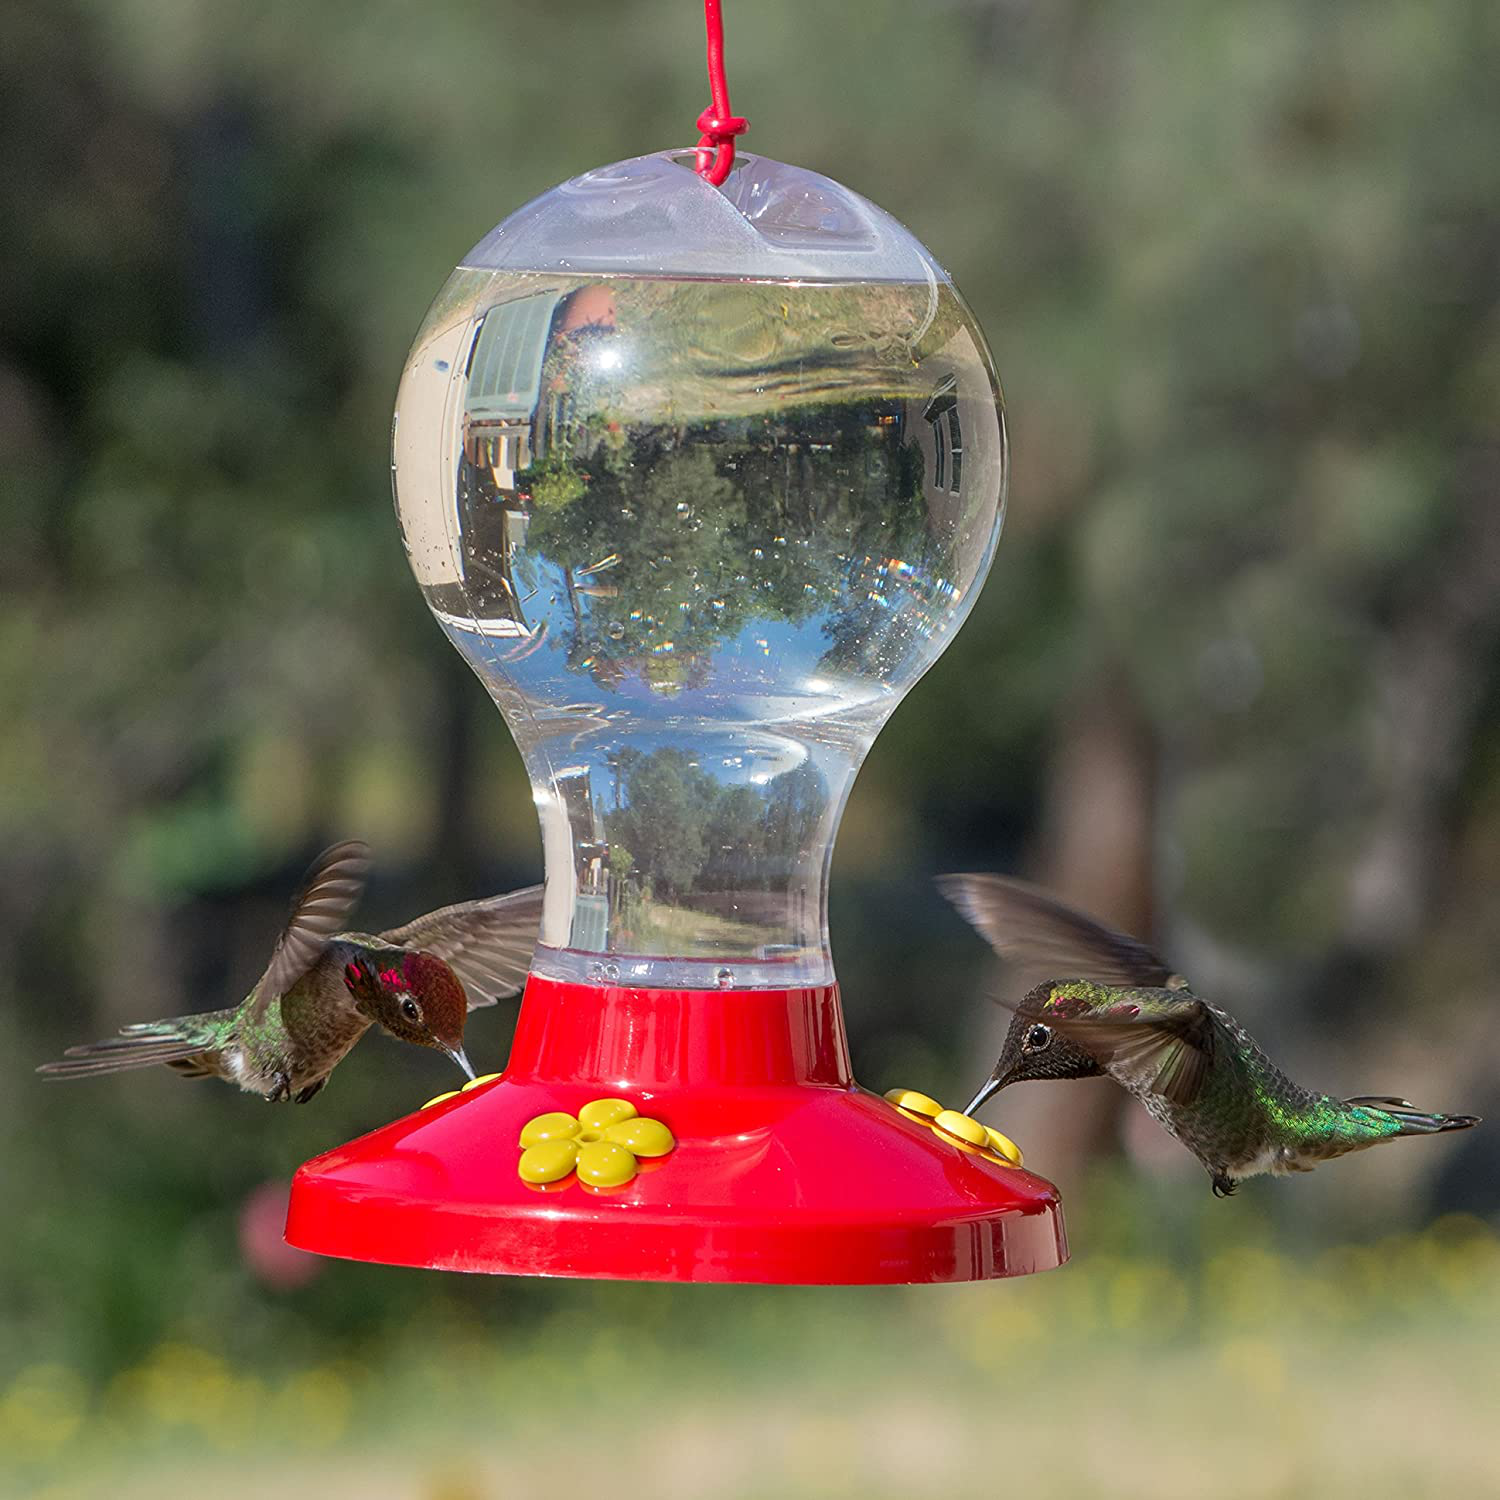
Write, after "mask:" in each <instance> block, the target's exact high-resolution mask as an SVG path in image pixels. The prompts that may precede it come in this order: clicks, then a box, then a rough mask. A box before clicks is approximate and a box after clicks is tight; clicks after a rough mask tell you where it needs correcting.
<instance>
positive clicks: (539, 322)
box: [287, 0, 1067, 1283]
mask: <svg viewBox="0 0 1500 1500" xmlns="http://www.w3.org/2000/svg"><path fill="white" fill-rule="evenodd" d="M706 8H707V11H708V22H709V38H710V46H709V63H710V79H711V83H712V85H713V88H712V92H713V104H712V106H711V107H710V109H709V110H707V111H705V113H704V115H703V116H702V117H701V118H700V120H699V128H700V130H701V132H702V139H701V141H700V143H699V145H698V147H697V148H696V149H689V150H686V151H665V152H660V153H657V154H654V155H649V156H642V157H637V158H635V159H634V160H631V161H624V162H619V163H616V164H615V165H613V166H608V167H602V168H600V169H598V170H596V171H592V172H586V173H584V174H583V175H582V176H580V177H575V178H573V179H572V180H571V181H568V182H565V183H562V184H561V185H560V186H558V187H555V188H553V189H552V190H551V191H550V192H548V193H545V194H543V196H542V197H540V198H538V199H536V200H535V201H533V202H532V203H529V204H527V205H526V206H525V207H524V208H522V209H520V210H518V211H517V212H516V213H514V214H512V215H511V216H510V217H509V218H508V219H506V220H505V221H504V222H503V223H502V224H500V225H499V226H498V227H497V228H496V229H494V230H492V231H491V232H490V233H489V234H488V235H486V236H485V238H484V239H483V240H481V241H480V243H479V244H478V245H476V246H475V247H474V249H473V250H472V251H471V252H470V253H469V254H468V255H467V256H466V257H465V258H464V260H463V262H462V263H461V264H460V266H459V267H458V269H457V270H456V271H454V273H453V275H452V276H451V277H450V278H449V280H448V282H447V284H446V285H445V286H444V287H443V289H442V290H441V291H440V292H439V294H438V297H437V300H436V301H435V302H434V303H433V305H432V308H431V310H430V311H429V313H428V315H427V319H426V322H425V323H424V324H423V326H422V328H421V330H420V332H419V333H418V334H417V337H416V341H415V343H414V344H413V346H412V350H411V353H410V356H409V357H408V360H407V363H406V367H405V370H404V373H403V376H402V380H401V387H400V393H399V396H398V399H397V409H396V417H395V424H394V433H393V460H392V469H393V474H394V481H395V495H396V510H397V514H398V517H399V519H400V524H401V529H402V533H403V537H404V540H405V543H406V549H407V553H408V555H409V557H410V560H411V566H412V569H413V571H414V572H415V574H416V578H417V582H418V584H419V585H420V586H421V588H422V591H423V593H424V595H425V597H426V600H427V603H428V605H429V606H430V608H431V609H432V612H433V614H434V615H435V616H436V618H437V620H438V623H439V624H440V625H441V627H442V629H443V630H444V632H445V633H446V634H447V636H448V639H449V640H450V641H451V642H452V644H453V645H454V646H455V647H456V649H457V650H458V651H459V652H460V653H461V654H462V656H463V657H464V659H465V660H466V661H467V662H468V663H469V665H470V666H471V667H472V668H473V669H474V671H475V673H476V674H477V675H478V677H479V679H480V680H481V681H482V682H483V683H484V685H485V687H486V688H487V689H488V690H489V692H490V694H491V696H492V697H493V698H494V700H495V702H496V703H497V705H498V706H499V708H500V711H501V713H502V714H503V715H504V717H505V720H506V722H507V724H508V725H509V727H510V730H511V733H512V734H513V735H514V737H515V740H516V743H517V745H518V746H519V747H520V750H521V754H522V756H523V758H524V761H525V764H526V768H527V771H528V773H529V776H530V779H531V783H532V787H533V789H534V795H535V801H536V806H537V812H538V816H539V818H540V822H541V829H542V843H543V852H544V856H545V861H546V869H547V886H546V898H545V904H544V910H543V917H542V926H541V936H540V942H539V944H538V946H537V949H536V953H535V957H534V959H533V963H532V970H531V975H530V978H529V980H528V983H527V986H526V990H525V994H524V997H523V999H522V1003H521V1009H520V1014H519V1018H518V1021H517V1025H516V1032H515V1038H514V1041H513V1043H512V1047H511V1053H510V1059H509V1063H508V1065H507V1067H506V1069H505V1071H504V1073H503V1074H501V1075H499V1076H498V1077H495V1078H491V1079H485V1080H480V1081H479V1083H478V1084H477V1085H470V1086H469V1087H468V1088H466V1089H464V1090H461V1091H459V1092H458V1093H456V1094H453V1095H448V1096H442V1097H441V1098H440V1099H439V1100H438V1101H435V1102H433V1103H432V1104H431V1105H430V1106H429V1107H426V1108H423V1109H421V1110H419V1111H417V1112H416V1113H415V1114H413V1115H410V1116H408V1117H407V1118H405V1119H402V1120H398V1121H396V1122H394V1123H393V1124H390V1125H387V1126H385V1127H384V1128H382V1129H380V1130H377V1131H375V1132H374V1133H373V1134H371V1135H367V1136H365V1137H363V1138H362V1139H360V1140H357V1141H355V1142H353V1143H352V1144H350V1145H347V1146H344V1147H341V1148H338V1149H336V1150H333V1151H330V1152H328V1153H326V1154H325V1155H323V1156H320V1157H318V1158H316V1159H315V1160H313V1161H311V1162H308V1163H307V1164H306V1165H305V1166H303V1167H302V1169H301V1170H300V1171H299V1172H298V1173H297V1176H296V1179H295V1182H294V1184H293V1188H292V1200H291V1208H290V1212H289V1215H288V1223H287V1238H288V1239H289V1241H290V1242H291V1243H292V1244H294V1245H297V1246H300V1247H301V1248H303V1249H306V1250H313V1251H319V1252H322V1253H323V1254H327V1255H337V1256H346V1257H351V1258H354V1259H359V1260H370V1261H382V1262H387V1263H394V1264H401V1265H409V1266H421V1267H429V1268H440V1269H447V1270H459V1271H491V1272H508V1273H513V1274H523V1275H550V1276H600V1277H628V1278H636V1279H654V1280H675V1281H748V1282H814V1283H835V1282H943V1281H965V1280H974V1279H978V1278H982V1277H993V1276H1008V1275H1018V1274H1022V1273H1025V1272H1029V1271H1037V1270H1044V1269H1047V1268H1049V1267H1052V1266H1055V1265H1057V1264H1059V1263H1060V1262H1061V1261H1062V1260H1063V1259H1064V1258H1065V1257H1066V1253H1067V1252H1066V1244H1065V1239H1064V1235H1063V1226H1062V1214H1061V1207H1060V1204H1059V1202H1058V1197H1057V1193H1056V1190H1055V1189H1054V1188H1053V1187H1052V1186H1051V1185H1050V1184H1049V1183H1047V1182H1045V1181H1043V1180H1042V1179H1041V1178H1039V1177H1036V1176H1033V1175H1032V1174H1030V1173H1028V1172H1026V1171H1024V1170H1022V1169H1021V1168H1020V1167H1019V1166H1018V1165H1016V1164H1013V1163H1014V1161H1015V1157H1014V1156H1013V1155H1007V1154H1006V1152H1005V1150H1004V1146H995V1147H994V1149H991V1145H992V1143H991V1142H990V1141H988V1140H986V1139H985V1138H984V1137H983V1129H984V1128H983V1127H982V1126H973V1122H969V1126H973V1129H974V1130H975V1131H977V1132H979V1133H978V1134H970V1135H968V1136H966V1135H965V1131H966V1130H968V1129H969V1126H964V1125H962V1124H960V1125H958V1126H956V1127H955V1129H956V1130H957V1133H956V1134H955V1133H954V1132H953V1131H952V1130H945V1129H944V1128H941V1127H942V1126H943V1124H944V1117H938V1118H937V1119H936V1120H934V1119H932V1118H928V1117H927V1116H930V1115H932V1114H933V1113H934V1111H935V1109H936V1104H935V1101H933V1102H932V1103H933V1108H932V1109H929V1110H927V1111H926V1113H925V1114H924V1113H923V1112H922V1110H914V1109H912V1108H909V1107H901V1106H898V1103H895V1102H889V1101H888V1100H887V1099H885V1098H882V1097H880V1096H879V1095H876V1094H871V1093H868V1092H866V1091H864V1090H863V1089H861V1088H860V1087H858V1086H857V1085H856V1084H855V1082H854V1079H853V1076H852V1073H851V1069H850V1063H849V1053H848V1047H847V1044H846V1040H845V1033H844V1021H843V1013H842V1009H841V1004H840V998H839V990H838V987H837V984H836V981H835V978H834V972H833V965H832V961H831V958H830V954H829V946H828V930H827V901H826V886H827V879H828V869H829V862H830V858H831V854H832V847H833V839H834V835H835V832H836V830H837V826H838V822H839V817H840V814H841V813H842V810H843V807H844V803H845V800H846V798H847V797H848V794H849V790H850V786H851V784H852V782H853V780H854V775H855V772H856V770H857V769H858V767H859V764H860V762H861V761H862V760H863V758H864V756H865V754H866V753H867V752H868V750H869V748H870V746H871V744H872V743H873V741H874V738H875V735H876V734H877V732H878V731H879V730H880V728H881V726H882V725H883V724H884V722H885V720H886V719H887V718H888V717H889V715H890V714H891V712H892V711H893V710H894V709H895V707H896V706H897V704H898V703H899V702H900V701H901V699H902V698H903V696H904V695H905V694H906V693H907V692H908V691H909V690H910V688H911V687H912V686H913V685H914V684H915V683H916V681H917V679H918V678H919V677H920V676H921V675H922V673H923V672H924V671H925V670H926V669H927V668H928V667H929V666H931V665H932V663H933V662H934V661H935V660H936V659H937V657H938V656H939V655H940V654H941V652H942V651H943V649H944V648H945V647H946V646H947V644H948V642H949V640H950V639H951V638H952V635H953V633H954V631H955V630H957V628H958V627H959V625H960V624H961V623H962V622H963V619H964V617H965V616H966V615H967V614H968V612H969V610H970V608H971V607H972V606H973V603H974V600H975V597H976V596H977V593H978V590H979V588H980V585H981V584H982V583H983V581H984V578H985V575H986V573H987V572H988V570H989V566H990V562H991V559H992V557H993V554H994V549H995V544H996V540H997V538H998V536H999V532H1000V523H1001V518H1002V513H1003V498H1004V491H1005V475H1006V438H1005V426H1004V414H1003V406H1002V401H1001V396H1000V390H999V386H998V383H997V381H996V378H995V373H994V370H993V367H992V364H991V361H990V355H989V351H988V349H987V347H986V345H985V341H984V337H983V335H982V333H981V332H980V330H979V327H978V325H977V324H976V322H975V321H974V318H973V316H972V314H971V313H970V312H969V310H968V308H967V307H966V306H965V304H964V303H963V301H962V300H961V299H960V297H959V296H958V294H957V292H956V291H955V289H954V287H953V284H952V281H951V280H950V278H949V276H948V275H947V273H946V272H945V271H944V270H943V269H942V268H941V266H939V265H938V264H937V262H936V261H935V260H934V259H933V257H932V255H931V254H930V253H929V252H928V251H927V250H926V249H925V248H924V247H923V246H922V245H921V244H920V243H919V242H918V241H917V240H916V239H915V238H914V237H913V236H912V235H911V234H910V233H909V232H908V231H907V230H906V229H904V228H903V227H902V226H901V225H900V224H898V223H897V222H896V221H895V220H894V219H892V218H891V217H890V216H889V215H887V214H885V213H884V212H882V211H881V210H880V209H878V208H876V207H875V206H874V205H873V204H871V203H869V202H868V201H866V200H865V199H864V198H861V197H859V196H858V195H857V194H855V193H853V192H851V191H850V190H849V189H847V188H845V187H843V186H841V185H840V184H839V183H837V182H834V181H832V180H830V179H829V178H827V177H823V176H820V175H818V174H817V173H815V172H810V171H806V170H803V169H801V168H798V167H793V166H788V165H786V164H784V163H781V162H776V161H771V160H768V159H766V158H763V157H755V156H748V155H745V154H743V153H737V152H736V151H735V148H734V139H735V136H736V135H737V134H739V133H740V132H741V131H742V130H743V129H744V125H745V122H744V121H743V120H739V119H736V118H734V117H733V116H731V115H730V113H729V101H728V94H727V89H726V88H725V85H724V77H723V68H722V34H721V32H720V30H719V21H718V4H717V0H708V4H707V7H706ZM895 1097H896V1096H895V1095H893V1098H895ZM901 1097H902V1098H904V1099H907V1100H908V1102H909V1101H910V1100H911V1099H921V1098H922V1097H923V1096H921V1095H910V1096H904V1095H903V1096H901ZM964 1118H965V1117H962V1116H954V1119H955V1120H957V1121H960V1122H961V1121H962V1120H963V1119H964ZM523 1133H524V1136H523ZM994 1139H995V1140H996V1141H998V1142H1001V1143H1004V1145H1008V1144H1009V1143H1008V1142H1005V1138H1004V1137H1003V1136H998V1135H996V1136H995V1137H994ZM1013 1151H1014V1148H1011V1152H1012V1153H1013Z"/></svg>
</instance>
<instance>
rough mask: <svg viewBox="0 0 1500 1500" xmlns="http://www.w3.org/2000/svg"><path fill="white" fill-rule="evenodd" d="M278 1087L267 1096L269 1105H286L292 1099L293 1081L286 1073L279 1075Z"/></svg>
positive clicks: (277, 1079)
mask: <svg viewBox="0 0 1500 1500" xmlns="http://www.w3.org/2000/svg"><path fill="white" fill-rule="evenodd" d="M275 1077H276V1087H275V1088H273V1089H272V1090H271V1092H270V1093H269V1094H267V1095H266V1103H267V1104H285V1103H286V1101H287V1100H288V1099H290V1098H291V1097H292V1080H291V1077H290V1076H289V1075H288V1074H286V1073H277V1074H276V1075H275Z"/></svg>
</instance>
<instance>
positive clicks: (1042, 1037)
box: [1022, 1022, 1052, 1052]
mask: <svg viewBox="0 0 1500 1500" xmlns="http://www.w3.org/2000/svg"><path fill="white" fill-rule="evenodd" d="M1022 1045H1023V1046H1024V1047H1025V1049H1026V1050H1027V1051H1028V1052H1044V1051H1046V1049H1047V1048H1048V1047H1050V1046H1051V1045H1052V1028H1051V1027H1050V1026H1043V1025H1042V1024H1041V1023H1040V1022H1038V1023H1037V1024H1036V1025H1035V1026H1032V1027H1029V1028H1028V1029H1027V1032H1026V1037H1025V1040H1024V1041H1023V1043H1022Z"/></svg>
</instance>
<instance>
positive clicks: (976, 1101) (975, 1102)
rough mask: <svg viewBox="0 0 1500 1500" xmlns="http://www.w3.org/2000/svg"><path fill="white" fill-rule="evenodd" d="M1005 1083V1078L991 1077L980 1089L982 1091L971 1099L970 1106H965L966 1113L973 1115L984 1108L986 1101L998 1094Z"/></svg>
mask: <svg viewBox="0 0 1500 1500" xmlns="http://www.w3.org/2000/svg"><path fill="white" fill-rule="evenodd" d="M1004 1084H1005V1080H1004V1079H1003V1078H991V1079H989V1080H988V1082H986V1084H985V1085H984V1087H983V1088H982V1089H980V1091H979V1092H978V1093H977V1094H975V1095H974V1097H973V1098H972V1099H970V1100H969V1103H968V1106H967V1107H966V1108H965V1110H964V1113H965V1114H966V1115H972V1114H973V1113H974V1111H975V1110H977V1109H982V1108H983V1107H984V1104H985V1101H986V1100H988V1099H992V1098H993V1097H994V1096H995V1095H996V1094H998V1093H999V1092H1000V1090H1001V1088H1003V1087H1004Z"/></svg>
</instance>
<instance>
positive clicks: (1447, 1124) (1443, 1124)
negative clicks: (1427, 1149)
mask: <svg viewBox="0 0 1500 1500" xmlns="http://www.w3.org/2000/svg"><path fill="white" fill-rule="evenodd" d="M1344 1103H1345V1104H1352V1105H1355V1106H1356V1107H1358V1108H1362V1109H1366V1108H1374V1109H1378V1110H1379V1111H1380V1112H1381V1113H1382V1114H1386V1115H1389V1116H1390V1117H1391V1118H1392V1119H1393V1120H1395V1121H1396V1122H1397V1123H1398V1124H1399V1125H1400V1127H1401V1128H1400V1129H1399V1130H1398V1131H1397V1132H1396V1134H1397V1135H1439V1134H1441V1133H1442V1132H1443V1131H1445V1130H1470V1129H1472V1128H1473V1127H1474V1126H1475V1125H1478V1124H1479V1123H1480V1117H1479V1116H1478V1115H1436V1114H1426V1113H1424V1112H1423V1111H1422V1110H1420V1109H1416V1108H1414V1107H1413V1106H1412V1105H1411V1104H1410V1103H1408V1101H1407V1100H1405V1099H1390V1098H1381V1097H1379V1096H1377V1095H1373V1094H1358V1095H1356V1096H1355V1097H1354V1098H1352V1099H1345V1100H1344Z"/></svg>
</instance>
